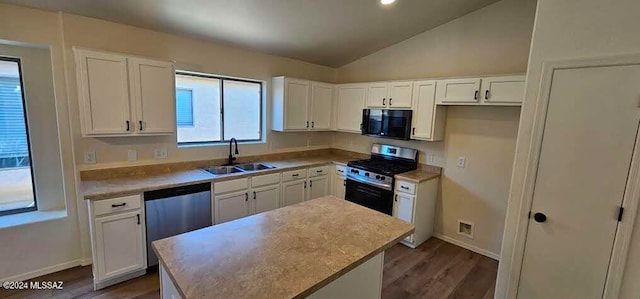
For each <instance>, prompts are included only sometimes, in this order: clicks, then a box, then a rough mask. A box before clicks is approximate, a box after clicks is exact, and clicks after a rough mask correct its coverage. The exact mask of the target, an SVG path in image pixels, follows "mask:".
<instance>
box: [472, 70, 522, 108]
mask: <svg viewBox="0 0 640 299" xmlns="http://www.w3.org/2000/svg"><path fill="white" fill-rule="evenodd" d="M524 81H525V76H506V77H487V78H482V94H481V96H482V103H483V104H487V105H513V106H519V105H522V100H524Z"/></svg>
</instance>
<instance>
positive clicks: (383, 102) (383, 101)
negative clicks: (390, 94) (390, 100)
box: [382, 98, 387, 106]
mask: <svg viewBox="0 0 640 299" xmlns="http://www.w3.org/2000/svg"><path fill="white" fill-rule="evenodd" d="M386 100H387V99H385V98H382V106H384V105H386Z"/></svg>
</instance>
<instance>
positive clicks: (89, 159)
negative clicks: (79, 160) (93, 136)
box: [84, 152, 96, 164]
mask: <svg viewBox="0 0 640 299" xmlns="http://www.w3.org/2000/svg"><path fill="white" fill-rule="evenodd" d="M84 164H96V152H84Z"/></svg>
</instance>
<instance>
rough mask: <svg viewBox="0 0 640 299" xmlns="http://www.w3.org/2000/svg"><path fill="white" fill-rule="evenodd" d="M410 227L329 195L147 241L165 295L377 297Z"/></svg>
mask: <svg viewBox="0 0 640 299" xmlns="http://www.w3.org/2000/svg"><path fill="white" fill-rule="evenodd" d="M413 231H414V226H413V225H411V224H409V223H407V222H404V221H401V220H399V219H396V218H393V217H391V216H388V215H385V214H381V213H378V212H376V211H374V210H370V209H368V208H365V207H362V206H359V205H356V204H353V203H351V202H348V201H345V200H343V199H338V198H336V197H333V196H326V197H322V198H317V199H314V200H310V201H306V202H303V203H300V204H296V205H292V206H287V207H284V208H280V209H277V210H273V211H270V212H266V213H261V214H257V215H253V216H250V217H246V218H242V219H238V220H235V221H231V222H226V223H223V224H219V225H216V226H212V227H207V228H203V229H200V230H196V231H192V232H189V233H185V234H181V235H177V236H174V237H170V238H166V239H162V240H158V241H155V242H153V249H154V250H155V252H156V254H157V255H158V258H159V260H160V284H161V295H162V297H163V298H304V297H309V298H379V297H380V292H381V287H382V264H383V257H384V250H386V249H387V248H389V247H391V246H393V245H394V244H396V243H397V242H398V241H400V240H402V239H404V238H405V237H406V236H408V235H410V234H411V233H412V232H413Z"/></svg>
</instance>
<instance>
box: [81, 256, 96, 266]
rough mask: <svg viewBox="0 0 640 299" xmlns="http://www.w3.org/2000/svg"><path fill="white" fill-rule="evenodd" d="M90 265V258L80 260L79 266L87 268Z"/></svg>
mask: <svg viewBox="0 0 640 299" xmlns="http://www.w3.org/2000/svg"><path fill="white" fill-rule="evenodd" d="M91 264H93V260H92V259H91V258H88V259H81V260H80V266H89V265H91Z"/></svg>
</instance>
